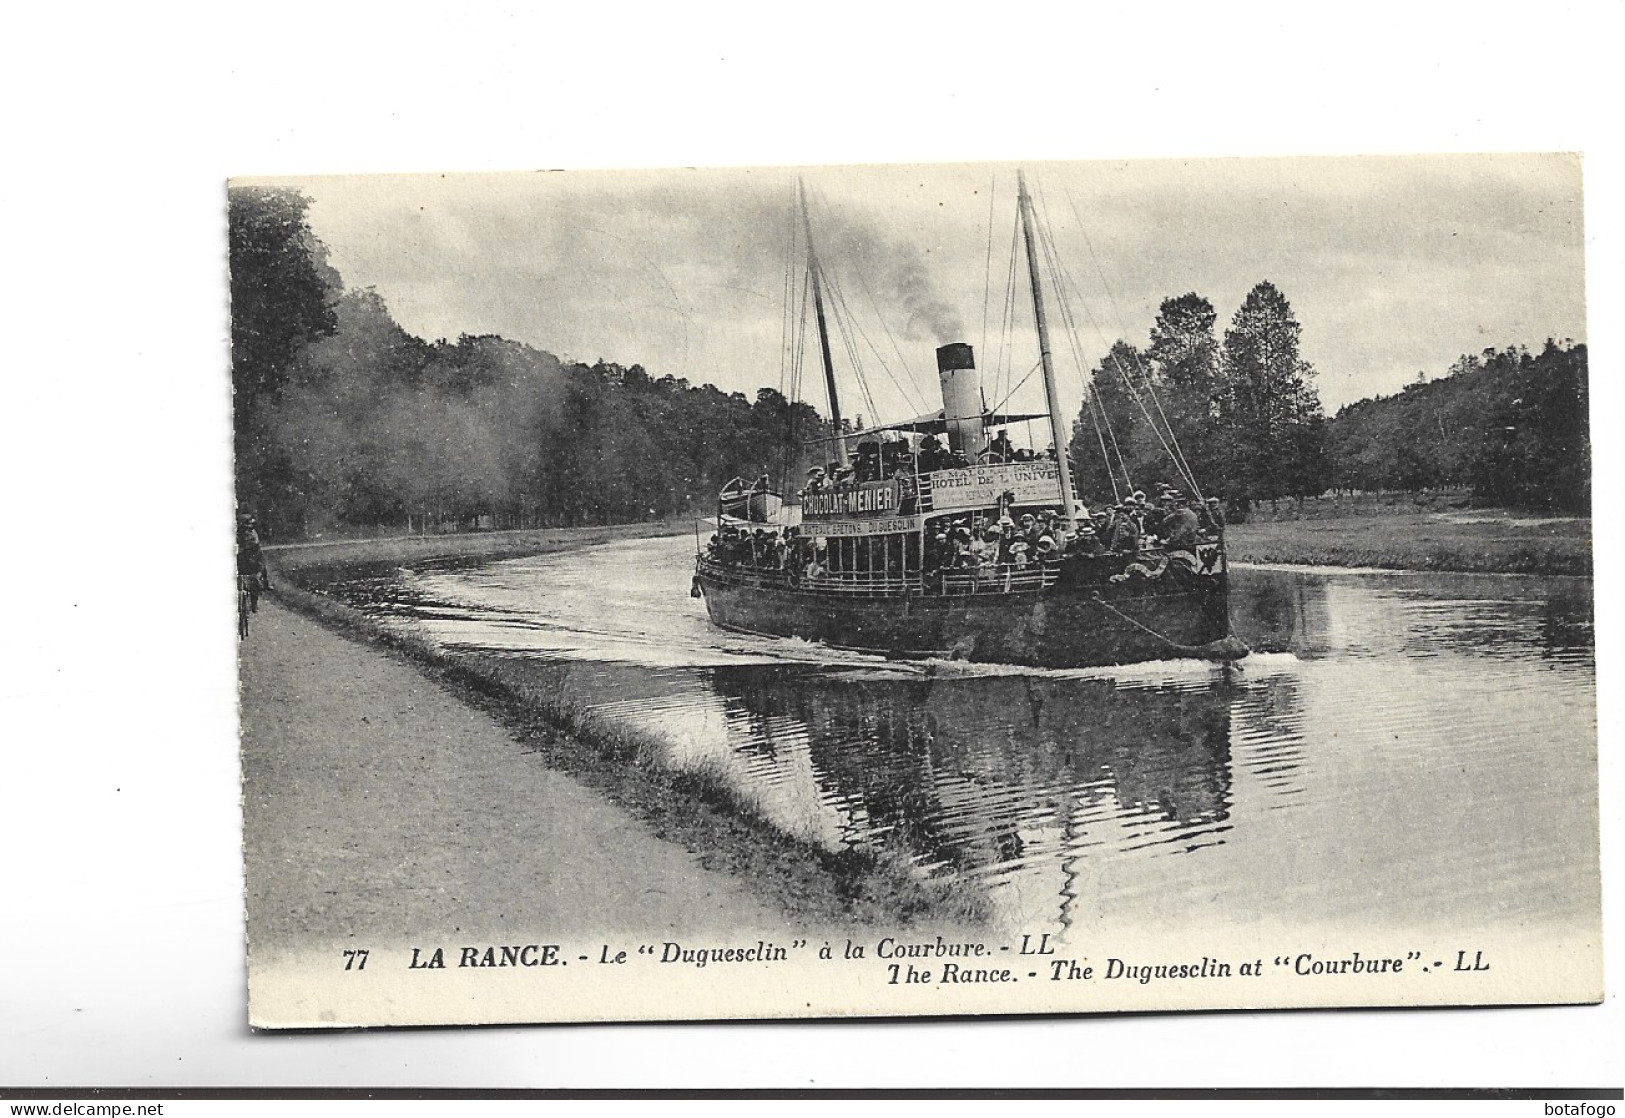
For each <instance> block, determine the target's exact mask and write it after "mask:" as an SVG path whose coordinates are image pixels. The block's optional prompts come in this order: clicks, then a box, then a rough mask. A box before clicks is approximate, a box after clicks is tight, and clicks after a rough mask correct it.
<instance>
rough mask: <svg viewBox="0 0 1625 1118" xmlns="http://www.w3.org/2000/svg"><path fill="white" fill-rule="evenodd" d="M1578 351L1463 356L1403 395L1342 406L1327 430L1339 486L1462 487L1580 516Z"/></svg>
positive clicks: (1582, 388) (1586, 488)
mask: <svg viewBox="0 0 1625 1118" xmlns="http://www.w3.org/2000/svg"><path fill="white" fill-rule="evenodd" d="M1587 411H1588V401H1587V373H1586V347H1585V346H1584V345H1576V344H1573V343H1568V344H1559V343H1557V342H1554V341H1548V342H1547V343H1546V345H1545V347H1544V348H1543V349H1542V350H1541V352H1540V353H1538V354H1531V353H1530V352H1529V351H1528V350H1526V349H1523V348H1521V347H1512V348H1508V349H1503V350H1495V349H1486V350H1485V351H1484V352H1483V353H1482V354H1480V355H1479V356H1477V357H1470V356H1469V357H1462V358H1461V359H1460V360H1458V361H1457V362H1456V363H1455V364H1454V365H1452V366H1451V367H1450V370H1449V372H1448V374H1447V375H1446V376H1444V377H1442V378H1440V379H1438V380H1434V381H1428V380H1426V379H1425V378H1424V377H1422V376H1421V375H1420V374H1419V375H1418V377H1417V379H1416V381H1414V382H1413V383H1411V384H1409V385H1407V386H1406V388H1405V390H1404V391H1403V392H1400V393H1398V394H1396V395H1393V396H1379V397H1377V398H1376V399H1372V400H1361V401H1360V402H1359V403H1355V404H1350V405H1349V406H1347V407H1345V408H1344V409H1342V410H1341V411H1340V412H1338V413H1337V417H1336V418H1335V419H1334V420H1333V421H1332V424H1331V453H1332V457H1333V460H1334V462H1335V463H1336V465H1335V472H1334V481H1335V484H1337V485H1338V486H1340V487H1342V488H1346V489H1404V490H1417V489H1428V488H1436V487H1447V486H1449V487H1470V488H1471V489H1472V491H1473V494H1474V496H1475V498H1477V499H1478V500H1479V501H1481V502H1483V503H1485V504H1495V505H1511V506H1515V507H1520V508H1530V509H1552V510H1557V511H1565V512H1586V511H1589V509H1590V505H1591V437H1590V427H1589V423H1588V418H1587Z"/></svg>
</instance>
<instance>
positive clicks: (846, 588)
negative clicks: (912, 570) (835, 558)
mask: <svg viewBox="0 0 1625 1118" xmlns="http://www.w3.org/2000/svg"><path fill="white" fill-rule="evenodd" d="M700 572H701V573H702V574H705V575H707V576H709V577H711V578H715V579H718V580H720V581H723V582H727V583H729V584H730V585H733V586H749V587H754V588H757V589H763V590H806V591H810V592H815V593H819V594H839V595H843V596H848V597H860V598H892V597H899V596H902V595H904V594H924V593H927V592H930V593H940V594H944V595H950V596H967V595H972V594H1009V593H1015V592H1021V591H1033V590H1043V589H1047V588H1048V587H1051V586H1053V585H1055V582H1056V580H1057V579H1058V578H1059V577H1060V572H1059V571H1058V570H1057V569H1056V568H1055V567H1054V566H1053V565H1050V564H1041V565H1035V566H1031V567H1026V568H1019V569H1018V568H1015V567H1008V566H996V567H995V566H989V567H985V568H982V569H980V570H943V571H937V572H933V573H932V574H930V575H929V576H925V577H922V576H920V575H917V574H910V575H898V574H894V573H887V572H881V571H829V572H827V573H825V574H821V575H817V576H814V577H810V578H809V577H808V576H807V575H806V574H805V573H801V572H794V571H789V570H780V569H778V568H776V567H751V566H744V565H740V564H735V563H724V562H720V561H718V560H716V559H713V558H710V557H709V556H706V557H702V558H701V559H700Z"/></svg>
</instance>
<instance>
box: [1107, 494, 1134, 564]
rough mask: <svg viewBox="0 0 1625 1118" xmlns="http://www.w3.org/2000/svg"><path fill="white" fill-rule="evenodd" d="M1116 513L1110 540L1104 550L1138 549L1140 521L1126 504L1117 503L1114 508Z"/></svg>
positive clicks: (1122, 550)
mask: <svg viewBox="0 0 1625 1118" xmlns="http://www.w3.org/2000/svg"><path fill="white" fill-rule="evenodd" d="M1114 511H1115V512H1116V513H1117V514H1118V515H1117V516H1116V517H1115V519H1114V523H1113V524H1112V536H1111V541H1110V542H1109V543H1108V544H1107V545H1106V550H1108V551H1111V552H1114V553H1117V552H1125V551H1127V552H1134V551H1139V550H1140V522H1139V520H1137V519H1136V518H1135V517H1134V514H1133V513H1132V512H1130V511H1129V509H1128V506H1127V505H1126V504H1123V505H1118V506H1117V508H1116V509H1115V510H1114Z"/></svg>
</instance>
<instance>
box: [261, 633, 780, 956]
mask: <svg viewBox="0 0 1625 1118" xmlns="http://www.w3.org/2000/svg"><path fill="white" fill-rule="evenodd" d="M241 676H242V723H243V772H244V797H243V814H244V857H245V862H246V870H247V881H248V884H247V903H248V925H249V939H250V950H251V952H252V953H253V954H255V955H257V956H259V957H260V958H262V959H265V958H267V957H271V956H276V955H279V954H282V953H284V952H298V951H300V950H302V949H308V948H311V947H315V946H317V945H327V944H330V943H334V942H340V941H353V942H355V943H363V942H365V941H367V940H369V939H373V940H377V941H379V942H402V941H410V940H414V939H419V938H431V937H433V936H435V935H442V936H450V935H454V934H455V935H457V936H458V937H460V939H461V941H462V942H469V943H473V942H509V941H510V938H511V937H515V936H523V937H528V938H535V937H536V936H564V935H568V934H570V933H590V934H592V935H603V934H605V933H608V932H611V931H621V930H627V931H638V932H642V933H645V934H651V933H657V932H663V931H670V932H674V933H675V932H683V933H687V934H695V933H697V932H701V931H722V930H726V931H728V932H730V933H733V934H734V935H737V934H739V933H740V932H741V931H743V930H745V929H770V928H774V927H782V926H783V925H784V923H785V920H784V917H783V916H782V915H781V914H778V913H777V912H776V911H775V910H772V909H770V908H768V907H767V906H766V905H765V904H764V903H763V902H762V901H761V900H760V899H758V898H757V897H756V896H755V895H754V894H752V893H751V892H749V891H748V889H747V887H746V886H745V885H743V884H742V883H740V882H738V881H736V880H735V879H733V878H731V877H728V876H726V875H723V874H719V873H716V872H714V871H710V870H707V869H705V868H703V867H702V866H701V865H700V864H699V861H698V859H697V858H696V857H695V856H694V855H693V854H691V853H690V852H689V851H687V850H684V849H682V848H681V847H679V846H676V845H673V844H671V843H669V842H666V841H664V840H661V839H658V838H656V837H654V836H653V835H652V834H650V833H649V832H648V830H647V828H646V827H645V826H644V825H643V824H642V823H640V822H639V821H638V820H637V819H635V818H633V817H632V816H631V815H629V814H627V813H626V812H625V811H623V810H622V809H620V808H618V807H617V806H615V805H614V804H611V803H609V802H608V801H606V800H605V799H603V798H602V797H601V796H599V795H598V794H597V793H595V792H593V791H591V790H589V789H587V788H585V787H584V786H582V785H581V784H579V783H577V782H576V781H574V780H573V779H571V778H570V777H568V776H566V775H564V774H562V773H559V772H556V771H553V770H551V769H548V768H546V767H545V766H544V765H543V764H542V763H541V761H540V759H539V758H537V757H536V756H534V755H530V754H527V753H526V752H525V751H524V750H523V748H522V747H521V746H520V745H519V743H518V742H517V741H515V739H514V738H513V737H512V736H511V735H510V734H509V733H508V732H507V731H506V730H505V729H504V728H503V727H502V726H501V725H500V724H499V723H497V722H496V721H495V720H494V719H493V718H491V717H490V716H488V715H486V714H484V713H483V712H480V711H477V710H474V709H473V708H471V707H469V706H468V705H466V704H465V703H463V702H461V701H460V700H458V699H457V698H456V697H455V696H453V695H452V694H450V693H449V692H447V691H446V690H444V689H443V688H441V687H440V686H438V685H437V684H435V683H433V682H432V681H430V680H428V679H426V678H425V677H424V676H422V675H421V674H419V673H418V672H417V671H416V670H414V669H413V668H412V667H411V666H410V665H408V664H405V663H403V662H400V661H398V660H395V659H393V658H391V657H389V656H388V655H386V654H384V653H382V652H379V651H377V650H374V649H371V648H368V647H366V646H365V645H362V644H358V643H356V642H354V641H351V640H348V639H346V638H343V637H340V636H338V635H336V634H334V633H332V632H330V631H328V630H326V629H324V628H322V627H321V626H319V625H317V624H316V623H315V622H313V621H310V620H308V619H307V618H305V617H302V616H300V615H298V614H295V613H292V612H289V611H288V610H286V609H284V608H282V607H280V606H278V605H277V604H275V603H274V602H266V601H262V602H261V604H260V611H259V613H258V614H256V615H255V617H254V621H253V628H252V631H251V632H250V633H249V635H248V638H247V639H246V640H245V641H244V642H243V644H242V663H241ZM514 942H526V939H520V940H517V941H514Z"/></svg>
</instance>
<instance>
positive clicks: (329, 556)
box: [265, 519, 694, 576]
mask: <svg viewBox="0 0 1625 1118" xmlns="http://www.w3.org/2000/svg"><path fill="white" fill-rule="evenodd" d="M693 532H694V522H693V521H692V520H686V519H685V520H670V521H654V522H650V523H646V524H611V525H605V526H602V527H593V528H532V529H522V530H518V531H512V532H467V533H461V534H454V535H438V536H382V537H377V538H373V539H356V540H335V541H332V542H327V541H322V540H314V541H309V542H304V543H290V544H280V545H278V544H271V545H269V546H267V547H266V549H265V556H266V560H267V561H268V562H269V563H270V564H271V566H272V567H273V568H274V569H278V570H281V571H283V572H285V573H288V574H294V575H298V576H305V575H307V574H308V573H309V572H311V571H313V570H314V569H316V568H323V567H333V568H344V567H359V566H363V565H368V564H373V563H393V564H397V565H398V564H402V563H414V562H424V561H435V562H446V561H455V560H469V561H477V562H481V563H494V562H496V561H498V560H501V559H520V558H524V557H526V556H530V555H547V554H550V553H553V552H558V551H573V550H576V549H578V548H583V547H595V546H597V545H598V544H605V543H613V542H615V541H616V540H635V539H648V538H651V537H656V536H681V535H689V534H692V533H693Z"/></svg>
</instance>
